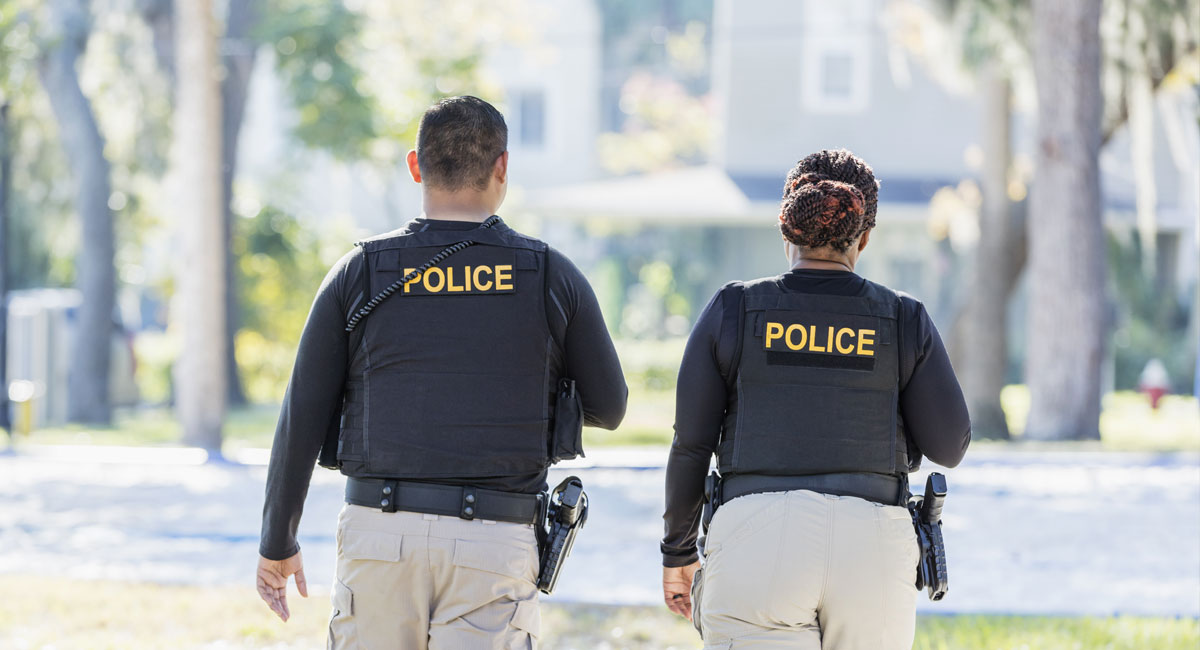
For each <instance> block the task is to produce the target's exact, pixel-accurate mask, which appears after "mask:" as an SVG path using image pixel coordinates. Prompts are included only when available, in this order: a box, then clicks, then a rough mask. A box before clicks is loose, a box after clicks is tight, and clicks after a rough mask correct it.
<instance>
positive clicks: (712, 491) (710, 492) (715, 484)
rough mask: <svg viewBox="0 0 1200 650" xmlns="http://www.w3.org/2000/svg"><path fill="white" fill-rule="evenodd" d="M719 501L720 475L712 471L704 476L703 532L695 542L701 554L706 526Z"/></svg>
mask: <svg viewBox="0 0 1200 650" xmlns="http://www.w3.org/2000/svg"><path fill="white" fill-rule="evenodd" d="M721 501H722V494H721V475H720V474H718V473H716V472H713V473H711V474H709V475H708V476H706V477H704V508H703V510H702V511H701V513H700V525H701V527H702V532H703V534H702V535H701V536H700V539H699V540H697V542H696V546H697V547H698V548H699V551H700V554H701V555H703V554H704V542H705V540H707V539H708V526H709V524H711V523H712V518H713V515H715V514H717V508H718V507H719V506H720V505H721Z"/></svg>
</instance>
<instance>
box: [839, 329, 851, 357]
mask: <svg viewBox="0 0 1200 650" xmlns="http://www.w3.org/2000/svg"><path fill="white" fill-rule="evenodd" d="M847 334H849V335H850V338H854V330H852V329H850V328H849V327H843V328H842V329H840V330H838V333H837V341H835V343H836V344H837V351H838V352H840V353H842V354H850V353H852V352H854V344H853V343H851V344H850V345H846V346H843V345H842V338H843V337H845V336H846V335H847Z"/></svg>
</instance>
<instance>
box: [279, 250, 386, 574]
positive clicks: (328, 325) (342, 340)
mask: <svg viewBox="0 0 1200 650" xmlns="http://www.w3.org/2000/svg"><path fill="white" fill-rule="evenodd" d="M361 264H362V257H361V252H360V249H358V248H356V249H355V250H354V251H351V252H350V253H347V254H346V255H345V256H344V257H343V258H342V259H341V260H339V261H338V263H337V264H335V265H334V266H333V268H332V269H330V271H329V273H328V274H327V275H326V276H325V280H324V281H323V282H322V283H321V288H320V289H318V290H317V296H316V299H315V300H313V304H312V308H311V310H310V311H309V314H308V321H307V322H306V323H305V324H304V331H303V333H302V334H301V335H300V345H299V348H298V349H297V351H296V364H295V366H293V368H292V376H291V379H290V380H289V381H288V387H287V392H286V393H285V394H284V397H283V405H282V407H281V408H280V411H279V423H278V425H277V426H276V428H275V441H274V442H273V443H272V444H271V464H270V466H269V467H268V469H267V489H266V503H265V504H264V506H263V523H262V538H261V540H260V542H259V553H260V554H262V556H263V557H265V558H267V559H269V560H283V559H286V558H289V557H291V556H293V555H295V554H296V552H297V551H299V550H300V545H299V543H297V541H296V529H297V527H298V526H299V525H300V515H301V513H302V512H303V510H304V498H305V496H307V494H308V485H309V481H311V480H312V472H313V467H314V464H315V462H316V460H317V454H318V452H319V451H320V449H321V444H322V442H324V440H325V432H326V431H327V430H328V428H329V427H330V426H331V425H332V424H333V422H334V420H335V419H337V418H338V417H339V415H340V413H341V407H342V391H343V389H344V387H345V383H346V368H347V356H348V350H347V336H348V335H347V334H346V331H345V325H346V314H345V313H344V311H345V309H344V305H345V304H346V296H347V295H349V292H348V290H347V289H348V287H352V286H355V285H354V281H355V279H356V278H357V277H358V273H359V271H358V269H359V268H360V266H361Z"/></svg>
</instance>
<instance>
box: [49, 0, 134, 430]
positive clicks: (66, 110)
mask: <svg viewBox="0 0 1200 650" xmlns="http://www.w3.org/2000/svg"><path fill="white" fill-rule="evenodd" d="M49 9H50V12H49V16H50V21H49V24H50V29H51V30H53V34H52V35H50V36H49V37H48V38H47V39H46V40H47V42H49V43H52V45H51V46H50V47H49V48H48V49H47V50H46V51H44V52H43V54H42V57H41V59H40V60H39V65H38V72H39V76H40V78H41V81H42V85H43V86H44V87H45V88H46V94H47V95H48V96H49V97H50V106H51V109H52V110H53V111H54V117H55V120H56V121H57V123H58V131H59V139H60V140H61V141H62V144H63V149H64V150H65V151H66V154H67V160H68V162H69V164H70V167H71V180H72V183H73V185H74V190H75V210H76V211H77V212H78V214H79V222H80V229H81V234H80V238H79V243H80V245H79V256H78V259H77V261H76V265H75V285H76V286H77V287H78V288H79V291H80V293H81V294H82V302H81V303H80V306H79V316H78V318H77V319H76V321H75V329H74V337H73V342H72V349H71V361H72V363H71V371H70V374H69V375H68V378H67V386H68V392H69V396H70V400H69V403H68V409H67V413H68V417H69V418H70V419H71V420H72V421H75V422H87V423H93V424H108V423H109V422H110V421H111V419H112V412H111V408H110V406H109V396H108V371H109V355H110V354H111V344H112V335H113V305H114V302H115V293H116V287H115V282H116V278H115V272H114V269H113V253H114V248H115V244H114V235H113V215H112V212H111V211H110V210H109V208H108V198H109V195H110V194H111V193H112V191H111V185H110V184H109V163H108V160H107V159H106V158H105V157H104V139H103V138H102V137H101V136H100V130H99V128H98V127H97V126H96V118H95V116H94V114H93V113H92V106H91V103H90V102H89V101H88V98H87V97H86V96H84V94H83V90H82V89H81V88H80V86H79V75H78V74H77V72H76V70H75V63H76V61H77V60H78V59H79V57H80V56H81V55H82V54H83V51H84V48H85V46H86V45H87V37H88V30H89V28H90V26H89V19H88V9H87V4H86V0H53V1H52V2H50V3H49Z"/></svg>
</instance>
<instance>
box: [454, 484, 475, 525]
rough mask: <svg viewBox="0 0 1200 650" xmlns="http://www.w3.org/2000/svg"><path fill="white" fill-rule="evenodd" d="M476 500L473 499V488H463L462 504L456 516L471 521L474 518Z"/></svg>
mask: <svg viewBox="0 0 1200 650" xmlns="http://www.w3.org/2000/svg"><path fill="white" fill-rule="evenodd" d="M476 505H478V504H477V499H476V497H475V488H473V487H464V488H463V489H462V504H460V507H459V509H458V516H459V518H461V519H466V520H468V521H469V520H471V519H474V518H475V507H476Z"/></svg>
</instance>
